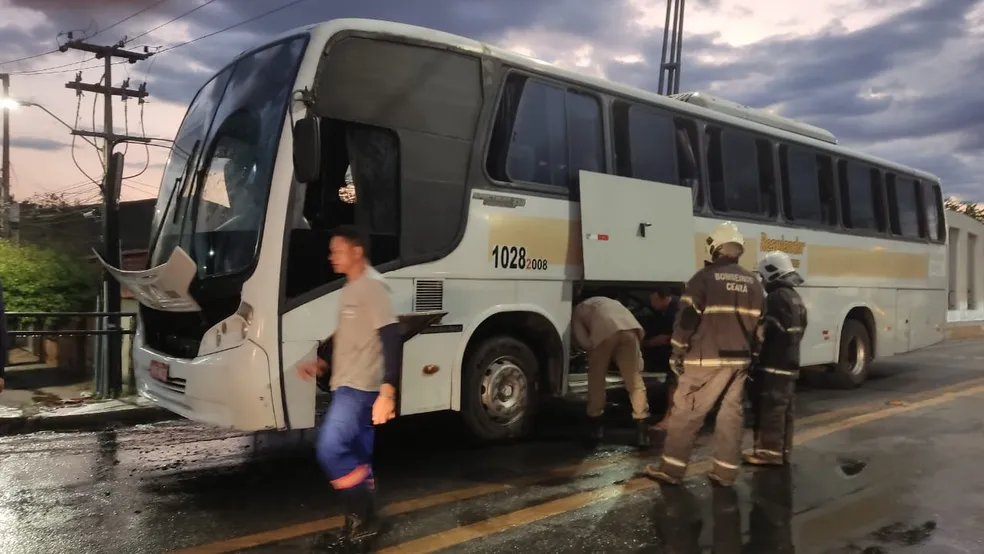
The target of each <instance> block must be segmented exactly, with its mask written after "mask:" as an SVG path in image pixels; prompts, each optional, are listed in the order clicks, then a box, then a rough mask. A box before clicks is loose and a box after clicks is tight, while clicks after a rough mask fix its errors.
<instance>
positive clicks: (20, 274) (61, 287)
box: [0, 240, 99, 328]
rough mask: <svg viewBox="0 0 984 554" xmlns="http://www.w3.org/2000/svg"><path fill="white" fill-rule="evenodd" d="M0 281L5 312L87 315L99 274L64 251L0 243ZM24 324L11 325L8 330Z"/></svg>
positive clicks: (97, 290)
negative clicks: (82, 313) (83, 312)
mask: <svg viewBox="0 0 984 554" xmlns="http://www.w3.org/2000/svg"><path fill="white" fill-rule="evenodd" d="M0 280H2V283H3V293H4V294H3V296H4V303H5V304H6V311H7V312H73V311H90V310H92V308H93V307H94V306H93V299H94V298H96V297H97V296H98V294H99V271H98V269H97V268H96V267H95V266H94V265H93V264H90V263H88V262H86V260H85V259H80V258H79V257H78V256H73V255H71V254H69V253H68V252H66V251H64V250H60V249H57V248H51V247H42V246H38V245H34V244H20V245H17V244H13V243H10V242H8V241H5V240H0ZM27 323H30V322H29V321H27V320H24V321H20V322H16V323H14V322H12V325H11V327H13V328H22V327H21V326H22V325H24V324H27ZM42 323H43V325H45V326H51V325H54V324H55V322H54V321H46V322H42Z"/></svg>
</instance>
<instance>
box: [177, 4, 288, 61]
mask: <svg viewBox="0 0 984 554" xmlns="http://www.w3.org/2000/svg"><path fill="white" fill-rule="evenodd" d="M306 1H307V0H294V1H293V2H288V3H286V4H284V5H283V6H280V7H279V8H274V9H272V10H269V11H266V12H263V13H261V14H259V15H255V16H253V17H251V18H249V19H247V20H246V21H240V22H239V23H236V24H234V25H229V26H228V27H225V28H222V29H219V30H218V31H214V32H211V33H209V34H207V35H202V36H200V37H198V38H193V39H191V40H188V41H185V42H182V43H180V44H175V45H174V46H168V47H167V48H164V49H162V50H159V51H158V52H157V53H158V54H163V53H164V52H169V51H171V50H175V49H177V48H181V47H182V46H187V45H189V44H192V43H195V42H198V41H200V40H204V39H207V38H210V37H214V36H215V35H218V34H220V33H224V32H226V31H231V30H232V29H235V28H236V27H242V26H243V25H246V24H248V23H252V22H254V21H256V20H258V19H262V18H264V17H266V16H268V15H273V14H275V13H277V12H279V11H283V10H286V9H287V8H290V7H293V6H296V5H298V4H300V3H301V2H306Z"/></svg>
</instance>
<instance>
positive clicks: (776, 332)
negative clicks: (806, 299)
mask: <svg viewBox="0 0 984 554" xmlns="http://www.w3.org/2000/svg"><path fill="white" fill-rule="evenodd" d="M766 289H767V290H768V292H769V295H768V296H767V297H766V299H765V314H764V316H763V318H762V328H761V330H760V332H759V336H760V337H761V338H762V349H761V353H760V354H759V361H758V364H759V366H760V368H761V369H762V371H765V372H767V373H775V374H779V375H788V376H790V377H795V376H797V375H798V373H799V367H800V342H801V341H802V340H803V332H804V331H805V330H806V324H807V318H806V305H805V304H804V303H803V299H802V298H801V297H800V295H799V293H798V292H796V289H795V288H793V285H792V284H790V283H789V282H788V281H786V280H784V279H780V280H778V281H776V282H774V283H769V285H768V286H767V287H766Z"/></svg>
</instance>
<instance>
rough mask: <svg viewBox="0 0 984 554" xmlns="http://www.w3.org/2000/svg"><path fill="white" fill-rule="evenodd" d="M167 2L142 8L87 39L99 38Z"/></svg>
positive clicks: (166, 0)
mask: <svg viewBox="0 0 984 554" xmlns="http://www.w3.org/2000/svg"><path fill="white" fill-rule="evenodd" d="M168 1H170V0H157V1H156V2H154V3H153V4H151V5H149V6H147V7H146V8H144V9H142V10H137V12H136V13H134V14H133V15H130V16H128V17H124V18H123V19H121V20H119V21H117V22H116V23H113V24H112V25H110V26H109V27H106V28H105V29H103V30H101V31H96V34H94V35H92V36H91V37H89V38H93V37H97V36H99V35H101V34H102V33H105V32H106V31H108V30H110V29H112V28H113V27H116V26H118V25H121V24H123V23H126V22H127V21H130V20H131V19H133V18H134V17H137V16H138V15H140V14H142V13H146V12H148V11H150V10H152V9H154V8H156V7H157V6H160V5H161V4H163V3H164V2H168ZM140 36H143V35H140ZM131 40H132V39H131ZM126 42H130V40H128V41H126Z"/></svg>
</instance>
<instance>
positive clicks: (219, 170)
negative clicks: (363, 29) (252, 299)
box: [150, 36, 307, 279]
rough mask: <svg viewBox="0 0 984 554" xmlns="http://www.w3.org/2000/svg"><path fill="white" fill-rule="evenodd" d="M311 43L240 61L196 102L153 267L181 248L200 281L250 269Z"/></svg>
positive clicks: (172, 177) (168, 178) (166, 194)
mask: <svg viewBox="0 0 984 554" xmlns="http://www.w3.org/2000/svg"><path fill="white" fill-rule="evenodd" d="M306 45H307V37H306V36H302V37H295V38H293V39H288V40H285V41H282V42H279V43H275V44H273V45H270V46H268V47H266V48H263V49H261V50H259V51H256V52H254V53H252V54H249V55H248V56H245V57H243V58H241V59H239V60H238V61H237V62H236V63H234V64H233V65H231V66H229V67H227V68H226V69H224V70H222V71H221V72H220V73H219V74H217V75H216V76H215V77H213V78H212V79H211V80H210V81H209V82H208V83H207V84H206V85H205V86H204V87H203V88H202V89H201V91H199V93H198V95H197V96H196V97H195V99H194V101H193V102H192V104H191V105H190V106H189V108H188V112H187V115H186V116H185V120H184V122H183V123H182V124H181V128H180V129H179V130H178V134H177V136H176V138H175V141H174V147H173V148H172V151H171V156H170V158H169V159H168V162H167V166H166V167H165V170H164V177H163V181H162V183H161V190H160V194H159V197H158V200H157V208H156V210H155V214H154V222H153V227H152V229H154V231H155V235H154V236H153V237H152V242H151V245H150V250H151V260H150V265H151V267H154V266H157V265H160V264H163V263H165V262H166V261H167V260H168V258H169V257H170V256H171V253H172V252H173V251H174V248H175V247H178V246H180V247H181V248H183V249H184V250H185V251H186V252H187V253H188V254H189V255H190V256H191V258H192V259H193V260H195V262H196V264H197V266H198V278H200V279H201V278H208V277H217V276H222V275H231V274H236V273H240V272H242V271H244V270H247V269H249V268H250V267H251V266H252V263H253V260H254V258H255V256H256V251H257V245H258V242H259V237H260V231H261V229H262V225H263V220H264V216H265V213H266V204H267V197H268V195H269V191H270V180H271V178H272V176H273V170H274V163H275V161H276V157H277V148H278V145H279V143H280V136H281V131H282V129H283V123H284V117H285V114H286V110H287V108H288V102H289V99H290V94H291V91H292V89H293V86H294V79H295V77H296V73H297V68H298V66H299V64H300V61H301V57H302V56H303V53H304V48H305V46H306Z"/></svg>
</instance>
